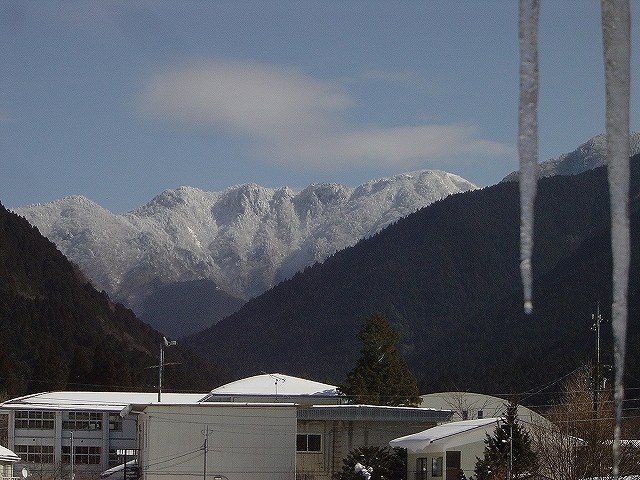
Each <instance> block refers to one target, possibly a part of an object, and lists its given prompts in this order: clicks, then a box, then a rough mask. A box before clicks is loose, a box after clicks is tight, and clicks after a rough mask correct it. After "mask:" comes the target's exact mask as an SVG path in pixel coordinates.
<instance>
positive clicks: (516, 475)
mask: <svg viewBox="0 0 640 480" xmlns="http://www.w3.org/2000/svg"><path fill="white" fill-rule="evenodd" d="M484 443H485V447H484V457H483V458H479V459H478V460H477V462H476V468H475V474H476V479H477V480H498V479H500V480H502V479H504V478H509V479H513V480H515V479H521V478H530V477H531V476H532V475H535V473H536V472H537V470H538V458H537V455H536V453H535V452H534V450H533V448H532V446H531V438H530V436H529V433H528V432H527V431H526V430H525V429H524V428H522V426H521V425H520V424H519V423H518V404H517V403H514V402H511V403H510V404H509V405H507V412H506V415H505V417H504V423H502V424H501V425H498V426H497V427H496V428H495V430H494V432H493V436H491V435H489V434H487V437H486V438H485V441H484ZM509 470H511V474H510V475H509Z"/></svg>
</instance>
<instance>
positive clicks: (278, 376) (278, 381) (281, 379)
mask: <svg viewBox="0 0 640 480" xmlns="http://www.w3.org/2000/svg"><path fill="white" fill-rule="evenodd" d="M262 373H264V374H266V375H269V376H270V377H271V378H273V379H274V380H275V382H274V383H275V385H276V397H277V396H278V383H280V382H282V383H284V382H286V381H287V379H286V378H285V377H283V376H281V375H276V374H274V373H267V372H262Z"/></svg>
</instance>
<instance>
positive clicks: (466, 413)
mask: <svg viewBox="0 0 640 480" xmlns="http://www.w3.org/2000/svg"><path fill="white" fill-rule="evenodd" d="M462 420H469V410H462Z"/></svg>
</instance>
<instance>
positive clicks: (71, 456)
mask: <svg viewBox="0 0 640 480" xmlns="http://www.w3.org/2000/svg"><path fill="white" fill-rule="evenodd" d="M69 453H70V458H69V460H70V461H71V480H74V478H75V475H74V473H73V456H74V455H73V432H71V448H70V452H69Z"/></svg>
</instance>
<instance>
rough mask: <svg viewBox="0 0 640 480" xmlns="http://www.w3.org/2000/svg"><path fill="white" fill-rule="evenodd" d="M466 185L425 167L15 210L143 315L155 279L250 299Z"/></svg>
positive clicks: (64, 202)
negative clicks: (114, 209) (125, 202)
mask: <svg viewBox="0 0 640 480" xmlns="http://www.w3.org/2000/svg"><path fill="white" fill-rule="evenodd" d="M474 188H476V187H475V185H473V184H471V183H470V182H468V181H466V180H464V179H463V178H461V177H459V176H457V175H453V174H449V173H446V172H441V171H430V170H423V171H417V172H412V173H407V174H401V175H397V176H394V177H390V178H384V179H380V180H373V181H370V182H367V183H364V184H363V185H360V186H359V187H356V188H351V187H347V186H344V185H339V184H331V183H326V184H317V185H310V186H309V187H307V188H305V189H304V190H302V191H301V192H294V191H293V190H292V189H290V188H288V187H283V188H265V187H261V186H259V185H256V184H245V185H238V186H234V187H230V188H228V189H226V190H224V191H222V192H206V191H202V190H200V189H197V188H193V187H180V188H177V189H175V190H166V191H164V192H162V193H161V194H160V195H158V196H157V197H155V198H154V199H152V200H151V201H150V202H149V203H147V204H145V205H143V206H141V207H139V208H136V209H134V210H132V211H131V212H128V213H126V214H123V215H116V214H113V213H111V212H109V211H108V210H106V209H104V208H102V207H101V206H100V205H98V204H96V203H94V202H92V201H90V200H88V199H86V198H84V197H81V196H72V197H65V198H62V199H60V200H56V201H54V202H51V203H47V204H38V205H31V206H27V207H23V208H18V209H15V212H16V213H18V214H19V215H22V216H24V217H25V218H26V219H27V220H28V221H29V222H30V223H32V224H33V225H35V226H36V227H38V229H39V230H40V232H41V233H42V234H43V235H45V236H46V237H48V238H49V239H50V240H51V241H52V242H54V243H55V244H56V245H57V246H58V248H59V249H60V250H61V251H62V252H63V253H64V254H65V255H66V256H67V257H68V258H69V259H71V260H72V261H73V262H75V263H77V264H78V265H79V266H80V268H81V269H82V270H83V271H84V273H85V274H86V275H88V276H89V277H90V278H91V279H92V281H93V282H94V283H95V284H96V286H97V287H98V288H99V289H104V290H106V291H107V292H108V293H109V294H110V295H111V296H112V298H114V299H116V300H118V301H121V302H123V303H124V304H125V305H127V306H129V307H131V308H132V309H133V310H134V311H136V312H137V313H139V314H141V313H142V312H141V311H140V309H141V306H142V303H143V301H144V299H145V298H146V297H147V296H148V295H149V294H150V293H151V290H152V284H153V282H154V280H155V281H156V282H157V280H158V279H159V280H160V281H161V282H163V283H169V282H178V281H189V280H198V279H210V280H213V281H214V282H215V283H216V284H217V285H218V286H219V287H220V288H222V289H223V290H225V291H227V292H229V293H231V294H233V295H236V296H239V297H241V298H245V299H247V298H250V297H254V296H256V295H259V294H260V293H262V292H264V291H265V290H267V289H269V288H270V287H272V286H273V285H275V284H276V283H278V282H280V281H282V280H284V279H286V278H288V277H290V276H292V275H293V274H294V273H295V272H297V271H299V270H301V269H303V268H304V267H306V266H307V265H311V264H313V263H314V262H320V261H322V260H324V259H325V258H327V257H328V256H329V255H332V254H333V253H335V252H336V251H338V250H341V249H343V248H346V247H348V246H350V245H354V244H355V243H357V242H358V241H359V240H360V239H362V238H365V237H367V236H370V235H373V234H375V233H376V232H378V231H380V230H381V229H383V228H384V227H386V226H387V225H389V224H391V223H393V222H395V221H397V220H398V219H400V218H402V217H404V216H407V215H409V214H411V213H413V212H415V211H416V210H418V209H420V208H422V207H424V206H426V205H429V204H430V203H432V202H434V201H436V200H439V199H441V198H444V197H446V196H448V195H450V194H452V193H459V192H463V191H467V190H471V189H474Z"/></svg>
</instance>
